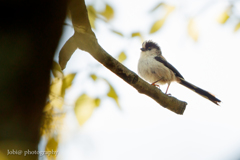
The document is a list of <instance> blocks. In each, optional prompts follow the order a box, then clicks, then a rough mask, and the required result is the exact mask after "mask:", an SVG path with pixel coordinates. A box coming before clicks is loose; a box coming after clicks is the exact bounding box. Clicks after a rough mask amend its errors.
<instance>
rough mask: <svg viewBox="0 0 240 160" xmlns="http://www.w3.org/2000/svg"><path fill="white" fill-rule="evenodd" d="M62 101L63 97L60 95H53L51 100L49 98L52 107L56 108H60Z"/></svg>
mask: <svg viewBox="0 0 240 160" xmlns="http://www.w3.org/2000/svg"><path fill="white" fill-rule="evenodd" d="M63 103H64V101H63V98H61V97H55V98H53V99H52V100H50V104H51V105H52V106H53V107H56V108H58V109H62V106H63Z"/></svg>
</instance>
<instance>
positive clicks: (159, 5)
mask: <svg viewBox="0 0 240 160" xmlns="http://www.w3.org/2000/svg"><path fill="white" fill-rule="evenodd" d="M164 4H165V3H163V2H160V3H159V4H158V5H156V6H155V7H154V8H153V9H152V10H151V11H150V12H153V11H155V10H156V9H158V8H159V7H161V6H163V5H164Z"/></svg>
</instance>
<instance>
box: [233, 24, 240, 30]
mask: <svg viewBox="0 0 240 160" xmlns="http://www.w3.org/2000/svg"><path fill="white" fill-rule="evenodd" d="M239 29H240V22H238V23H237V24H236V26H235V28H234V32H236V31H238V30H239Z"/></svg>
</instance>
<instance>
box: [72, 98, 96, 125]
mask: <svg viewBox="0 0 240 160" xmlns="http://www.w3.org/2000/svg"><path fill="white" fill-rule="evenodd" d="M99 104H100V100H96V99H93V98H91V97H89V96H88V95H86V94H82V95H81V96H80V97H79V98H78V99H77V101H76V103H75V107H74V111H75V114H76V117H77V120H78V123H79V124H80V125H83V124H84V123H85V122H86V121H87V120H88V119H89V118H90V117H91V115H92V113H93V111H94V109H95V108H96V107H98V106H99Z"/></svg>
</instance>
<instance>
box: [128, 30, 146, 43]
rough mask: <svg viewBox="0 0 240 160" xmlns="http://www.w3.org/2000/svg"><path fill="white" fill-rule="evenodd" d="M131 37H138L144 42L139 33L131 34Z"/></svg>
mask: <svg viewBox="0 0 240 160" xmlns="http://www.w3.org/2000/svg"><path fill="white" fill-rule="evenodd" d="M131 37H139V38H140V39H141V41H142V42H143V41H144V39H143V36H142V34H141V33H140V32H134V33H132V35H131Z"/></svg>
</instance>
